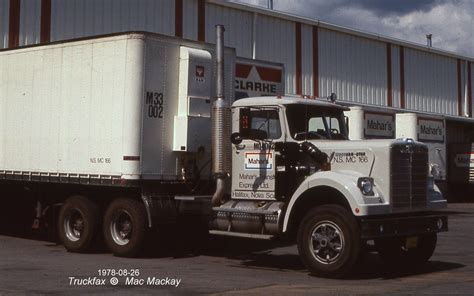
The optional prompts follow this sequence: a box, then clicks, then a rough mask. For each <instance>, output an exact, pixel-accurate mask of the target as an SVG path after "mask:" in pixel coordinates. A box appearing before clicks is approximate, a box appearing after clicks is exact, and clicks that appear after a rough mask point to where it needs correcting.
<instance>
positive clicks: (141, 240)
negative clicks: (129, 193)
mask: <svg viewBox="0 0 474 296" xmlns="http://www.w3.org/2000/svg"><path fill="white" fill-rule="evenodd" d="M146 217H147V214H146V209H145V205H144V204H143V203H142V202H140V201H138V200H134V199H129V198H121V199H117V200H115V201H113V202H112V203H111V204H110V206H109V208H108V209H107V211H106V213H105V217H104V223H103V231H104V238H105V243H106V244H107V246H108V247H109V249H110V251H112V253H113V254H114V255H115V256H120V257H135V256H137V255H139V254H140V252H141V251H142V250H143V247H144V244H145V237H146V232H147V224H146Z"/></svg>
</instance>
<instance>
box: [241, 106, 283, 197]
mask: <svg viewBox="0 0 474 296" xmlns="http://www.w3.org/2000/svg"><path fill="white" fill-rule="evenodd" d="M242 110H243V108H242V109H240V111H241V112H242ZM245 111H246V113H247V114H246V115H245V116H244V117H243V118H242V116H241V115H240V120H244V121H245V122H244V124H246V125H248V126H247V127H248V133H246V134H242V135H241V137H242V142H241V143H240V144H237V145H233V147H232V198H233V199H258V200H274V199H275V169H276V168H275V144H274V143H275V142H276V141H281V139H282V138H283V133H282V127H281V122H283V121H282V120H281V116H282V115H281V113H282V112H279V109H278V108H275V107H273V108H258V109H254V108H250V109H249V108H245Z"/></svg>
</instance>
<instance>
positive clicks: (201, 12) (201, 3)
mask: <svg viewBox="0 0 474 296" xmlns="http://www.w3.org/2000/svg"><path fill="white" fill-rule="evenodd" d="M197 13H198V41H203V42H204V41H206V2H205V0H198V9H197Z"/></svg>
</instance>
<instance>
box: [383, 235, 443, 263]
mask: <svg viewBox="0 0 474 296" xmlns="http://www.w3.org/2000/svg"><path fill="white" fill-rule="evenodd" d="M405 239H406V238H405V237H393V238H385V239H379V240H377V241H376V247H377V250H378V253H379V256H380V258H381V259H382V261H383V262H384V263H385V264H387V265H390V266H402V265H407V266H417V265H422V264H424V263H426V262H427V261H428V260H429V259H430V258H431V256H432V255H433V253H434V250H435V248H436V242H437V235H436V233H429V234H425V235H420V236H418V245H417V247H416V248H412V249H406V248H405Z"/></svg>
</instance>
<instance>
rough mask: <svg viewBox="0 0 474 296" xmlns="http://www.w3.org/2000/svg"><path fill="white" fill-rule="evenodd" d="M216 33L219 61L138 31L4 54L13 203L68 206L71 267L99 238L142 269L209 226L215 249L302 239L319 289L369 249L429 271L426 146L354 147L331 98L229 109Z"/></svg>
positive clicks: (228, 65) (431, 198)
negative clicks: (140, 257) (147, 259)
mask: <svg viewBox="0 0 474 296" xmlns="http://www.w3.org/2000/svg"><path fill="white" fill-rule="evenodd" d="M217 32H218V34H217V42H216V43H217V47H216V49H214V48H213V47H211V46H209V45H207V44H203V43H196V42H191V41H185V40H181V39H175V38H171V37H165V36H160V35H155V34H149V33H137V32H135V33H125V34H118V35H112V36H105V37H99V38H92V39H84V40H73V41H69V42H63V43H53V44H50V45H41V46H30V47H26V48H20V49H15V50H3V51H0V127H1V130H0V179H1V183H0V188H2V187H3V189H5V188H7V187H11V186H19V187H21V188H28V190H29V191H30V192H34V193H35V195H36V196H39V199H40V200H41V204H42V207H43V208H44V207H46V206H48V205H49V204H53V203H61V205H62V206H61V210H60V213H59V215H58V217H57V225H58V227H57V228H58V233H59V237H60V240H61V242H62V243H63V244H64V246H65V247H66V249H67V250H69V251H71V252H87V251H89V250H91V249H92V248H94V246H95V242H96V239H97V238H98V237H102V238H103V239H104V241H105V243H106V245H107V247H108V249H109V250H111V251H112V252H113V254H114V255H116V256H135V255H137V254H138V253H139V252H140V251H141V250H142V249H143V247H144V246H145V244H146V239H147V238H148V237H152V236H154V235H155V234H154V233H155V232H154V230H156V229H163V228H168V227H172V225H175V224H176V223H179V222H180V221H182V220H183V219H185V220H186V221H190V222H189V223H193V219H197V220H199V221H202V220H203V219H204V220H205V221H207V222H208V223H206V224H205V225H206V227H208V229H206V232H207V231H209V232H210V233H213V234H219V235H230V236H238V237H250V238H257V239H283V240H295V241H296V242H297V245H298V250H299V253H300V256H301V259H302V261H303V262H304V263H305V265H306V266H307V267H308V269H309V270H310V271H311V272H312V273H314V274H316V275H320V276H329V277H339V276H343V275H345V274H347V273H348V272H349V271H351V269H352V268H353V267H354V265H355V263H356V261H357V260H358V258H359V257H360V253H361V252H362V250H364V249H365V245H366V244H367V243H368V242H373V243H374V244H375V247H376V248H377V249H378V251H379V253H380V255H381V256H382V258H383V259H384V260H386V261H390V262H409V263H423V262H425V261H427V260H428V259H429V258H430V256H431V255H432V254H433V251H434V249H435V246H436V237H437V233H438V232H441V231H447V227H448V224H447V223H448V220H447V217H446V215H444V214H443V213H442V212H436V210H438V209H443V208H445V207H446V201H445V200H444V199H443V197H442V195H441V194H440V192H439V191H438V190H437V188H436V186H433V184H432V183H430V179H429V178H428V150H427V148H426V146H425V145H424V144H422V143H419V142H416V141H414V140H411V139H403V140H366V141H349V140H347V131H346V125H345V122H344V114H343V112H344V111H345V110H347V108H346V107H343V106H341V105H338V104H337V103H335V102H332V101H328V100H326V99H309V98H301V97H290V96H273V97H256V98H246V99H240V100H237V101H235V102H234V103H233V104H232V106H230V103H231V102H232V101H233V92H234V89H233V87H234V81H233V80H234V66H233V65H234V63H235V52H234V51H233V50H232V49H229V48H224V47H223V28H222V27H221V26H217ZM224 57H225V59H224ZM224 60H225V62H224ZM214 86H215V88H216V91H215V93H214V91H213V90H214ZM214 98H216V99H214ZM332 98H334V97H332ZM3 189H2V192H4V191H3ZM2 198H7V197H6V196H2ZM9 198H11V197H9ZM197 220H196V221H197ZM190 226H191V225H190ZM181 231H183V233H182V235H183V236H184V235H188V234H189V233H187V232H186V228H184V229H182V230H181ZM188 231H189V230H188Z"/></svg>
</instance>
